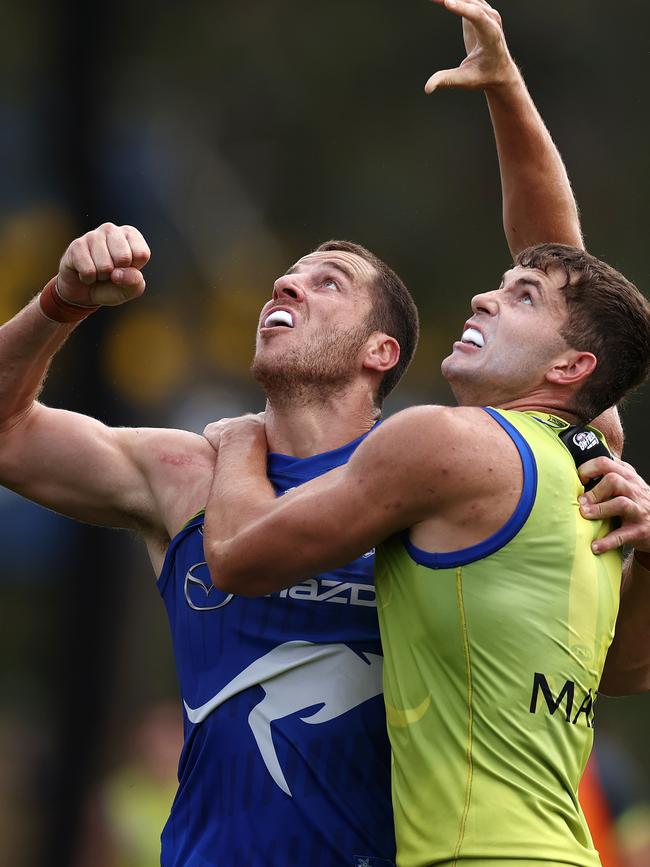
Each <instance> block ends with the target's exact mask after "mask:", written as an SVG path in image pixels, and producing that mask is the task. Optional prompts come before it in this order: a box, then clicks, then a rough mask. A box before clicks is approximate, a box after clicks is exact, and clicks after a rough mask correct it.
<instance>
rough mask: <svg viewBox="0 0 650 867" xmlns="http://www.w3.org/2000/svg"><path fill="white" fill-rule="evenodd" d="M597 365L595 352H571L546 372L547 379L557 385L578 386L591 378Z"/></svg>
mask: <svg viewBox="0 0 650 867" xmlns="http://www.w3.org/2000/svg"><path fill="white" fill-rule="evenodd" d="M597 364H598V360H597V358H596V356H595V355H594V354H593V352H571V353H570V354H567V355H566V356H564V357H563V358H560V359H558V360H557V361H556V362H555V364H554V365H553V367H552V368H551V369H550V370H547V371H546V379H547V381H548V382H553V383H555V384H556V385H577V384H579V383H582V382H583V381H584V380H585V379H586V378H587V377H588V376H591V374H592V373H593V372H594V370H595V369H596V365H597Z"/></svg>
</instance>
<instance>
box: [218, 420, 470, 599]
mask: <svg viewBox="0 0 650 867" xmlns="http://www.w3.org/2000/svg"><path fill="white" fill-rule="evenodd" d="M459 412H463V410H457V409H449V408H446V407H414V408H413V409H409V410H405V411H404V412H401V413H399V414H398V415H396V416H393V417H392V418H391V419H389V420H388V421H386V422H384V424H383V425H381V426H380V427H379V428H377V430H375V431H374V432H373V433H372V434H371V435H370V436H369V437H368V438H367V439H366V440H365V441H364V442H363V443H362V444H361V445H360V446H359V448H358V449H357V450H356V452H355V453H354V455H353V456H352V458H351V459H350V462H349V463H348V464H346V465H345V466H343V467H339V468H338V469H337V470H334V471H333V472H330V473H327V474H326V475H324V476H321V477H320V478H317V479H314V480H313V481H310V482H308V483H306V484H304V485H301V486H299V487H298V488H295V489H294V490H292V491H290V492H288V493H286V494H285V495H284V496H282V497H276V496H275V494H274V492H273V489H272V488H271V485H270V484H269V482H268V480H267V478H266V440H265V438H264V432H263V429H262V428H261V426H259V425H255V424H254V423H252V424H250V425H249V426H248V427H247V426H246V425H245V424H244V426H239V427H238V426H235V427H234V428H231V429H225V430H224V432H223V433H222V435H221V439H220V442H219V459H218V461H217V466H216V470H215V475H214V481H213V486H212V490H211V493H210V497H209V500H208V505H207V508H206V519H205V527H204V548H205V556H206V560H207V563H208V567H209V569H210V574H211V576H212V580H213V582H214V584H215V585H216V586H217V587H219V588H220V589H221V590H224V591H226V592H229V593H237V594H240V595H244V596H258V595H264V594H266V593H271V592H274V591H276V590H280V589H281V588H283V587H286V586H289V585H290V584H292V583H294V582H295V581H297V580H299V579H301V578H304V577H307V576H309V575H313V574H317V573H318V572H319V571H323V570H326V569H331V568H334V567H335V566H339V565H341V564H342V563H347V562H350V561H351V560H353V559H355V558H356V557H359V556H360V555H361V554H363V553H365V552H366V551H367V550H368V549H369V548H371V547H372V546H373V545H375V544H377V543H378V542H381V541H382V540H384V539H386V538H387V537H388V536H390V535H392V534H394V533H395V532H397V531H399V530H401V529H405V528H408V527H411V526H413V525H416V524H418V523H419V522H420V521H422V520H423V519H424V518H425V517H427V516H428V515H429V514H431V513H432V512H435V511H437V510H439V509H442V508H443V505H445V506H446V505H449V504H450V503H451V502H453V500H454V498H455V497H460V496H461V494H460V493H459V491H460V489H461V487H462V486H461V487H459V486H458V485H457V484H455V483H454V479H455V475H454V472H455V460H456V458H455V451H456V450H455V449H449V450H444V454H441V452H442V450H440V449H432V448H431V442H432V441H437V440H439V441H440V442H454V441H456V442H457V441H458V437H459V430H458V428H459V426H458V424H456V423H455V416H454V414H457V413H459ZM405 442H407V443H408V448H404V443H405ZM458 453H460V450H458ZM396 456H398V459H397V458H396ZM443 463H444V470H443V468H442V464H443ZM429 479H435V480H436V482H435V484H431V483H429V482H428V480H429ZM467 493H468V491H467V487H465V488H464V489H463V493H462V496H463V497H465V496H467Z"/></svg>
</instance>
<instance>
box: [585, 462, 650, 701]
mask: <svg viewBox="0 0 650 867" xmlns="http://www.w3.org/2000/svg"><path fill="white" fill-rule="evenodd" d="M580 475H581V477H582V478H583V480H586V479H589V478H597V477H598V476H602V480H601V481H600V482H599V483H598V484H597V485H596V486H595V487H594V488H593V489H592V490H591V491H589V492H588V493H587V494H585V496H584V498H583V502H581V506H580V510H581V512H582V514H583V515H584V516H585V517H586V518H601V517H618V518H619V519H620V522H621V523H620V526H619V527H618V528H617V529H616V530H615V531H614V532H613V533H611V534H610V535H609V536H606V537H605V538H604V539H601V540H599V541H598V542H595V543H594V546H595V549H596V551H597V552H598V553H600V552H602V551H607V550H610V549H612V548H616V547H620V546H621V545H624V544H630V545H634V546H635V551H634V554H633V555H631V556H630V557H628V558H627V560H626V562H625V565H624V568H623V583H622V588H621V604H620V608H619V612H618V618H617V620H616V632H615V634H614V640H613V642H612V645H611V647H610V649H609V652H608V654H607V659H606V661H605V669H604V671H603V677H602V680H601V682H600V691H601V692H604V693H605V694H606V695H629V694H631V693H637V692H645V691H646V690H650V487H648V485H647V484H646V483H645V482H644V481H643V479H642V478H641V477H640V476H639V475H638V473H637V472H636V471H635V470H634V468H633V467H631V466H630V465H629V464H626V463H624V462H622V461H610V460H609V459H608V458H597V459H596V460H594V461H589V462H587V463H586V464H583V465H582V467H580Z"/></svg>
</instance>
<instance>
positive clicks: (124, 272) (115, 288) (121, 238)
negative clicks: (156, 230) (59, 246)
mask: <svg viewBox="0 0 650 867" xmlns="http://www.w3.org/2000/svg"><path fill="white" fill-rule="evenodd" d="M150 257H151V251H150V250H149V246H148V245H147V242H146V241H145V239H144V238H143V237H142V235H141V233H140V232H138V230H137V229H134V228H133V226H115V225H113V223H104V224H103V225H101V226H100V227H99V228H98V229H93V231H92V232H86V234H85V235H83V236H82V237H81V238H77V239H76V241H73V242H72V244H70V246H69V247H68V249H67V250H66V251H65V253H64V254H63V258H62V259H61V264H60V265H59V275H58V282H57V289H58V292H59V295H60V296H61V298H63V300H64V301H69V302H70V303H71V304H80V305H82V306H84V307H91V306H94V305H96V304H106V305H109V306H115V305H117V304H124V303H125V302H126V301H131V300H132V299H133V298H138V297H139V296H140V295H142V293H143V292H144V287H145V282H144V277H143V276H142V273H141V269H142V268H144V266H145V265H146V264H147V262H148V261H149V258H150Z"/></svg>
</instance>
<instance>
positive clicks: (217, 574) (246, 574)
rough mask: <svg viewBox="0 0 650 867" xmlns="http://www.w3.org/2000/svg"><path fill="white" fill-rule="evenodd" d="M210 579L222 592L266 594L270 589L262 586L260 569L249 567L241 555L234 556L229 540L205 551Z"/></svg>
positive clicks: (251, 594)
mask: <svg viewBox="0 0 650 867" xmlns="http://www.w3.org/2000/svg"><path fill="white" fill-rule="evenodd" d="M205 556H206V560H207V566H208V570H209V572H210V579H211V581H212V583H213V585H214V586H215V587H216V588H217V590H220V591H221V592H222V593H232V594H234V595H235V596H264V595H265V594H266V593H268V592H269V591H268V590H267V589H266V588H264V587H261V586H260V582H259V570H253V569H249V568H247V566H246V564H245V563H244V562H243V561H242V558H241V557H236V556H233V553H232V551H231V546H230V545H229V543H228V542H223V543H220V544H216V545H212V546H211V549H210V551H209V552H208V551H207V550H206V552H205Z"/></svg>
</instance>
